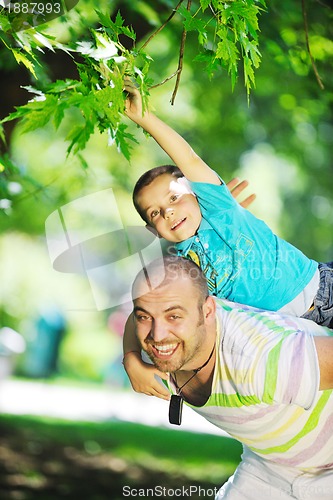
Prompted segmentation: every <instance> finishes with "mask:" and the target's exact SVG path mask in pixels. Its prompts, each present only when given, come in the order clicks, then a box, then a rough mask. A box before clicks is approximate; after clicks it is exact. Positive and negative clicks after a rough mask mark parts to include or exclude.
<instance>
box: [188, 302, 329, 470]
mask: <svg viewBox="0 0 333 500" xmlns="http://www.w3.org/2000/svg"><path fill="white" fill-rule="evenodd" d="M216 302H217V304H218V310H217V318H218V325H217V330H218V335H217V349H216V366H215V373H214V378H213V383H212V394H211V396H210V398H209V400H208V401H207V403H206V404H205V405H204V406H202V407H194V406H192V405H189V406H190V407H191V408H193V409H194V410H195V411H196V412H198V413H200V414H201V415H203V416H204V417H205V418H206V419H207V420H209V421H210V422H212V423H213V424H214V425H217V426H218V427H220V428H221V429H223V430H224V431H226V432H228V433H229V434H230V435H231V436H232V437H234V438H235V439H237V440H239V441H241V442H242V443H243V444H245V445H246V446H247V447H249V448H250V449H251V450H252V451H253V452H255V453H257V454H258V455H260V456H261V457H263V458H266V459H268V460H273V461H274V462H276V463H279V464H281V465H285V466H288V467H295V468H297V469H300V470H302V471H305V470H307V471H316V470H320V469H325V468H332V467H333V391H331V390H329V391H319V379H320V375H319V365H318V359H317V353H316V349H315V345H314V341H313V336H314V335H333V331H332V330H329V329H327V328H324V327H320V326H318V325H317V324H315V323H313V322H312V321H308V320H305V319H301V318H295V317H293V316H287V315H281V314H278V313H274V312H270V311H262V310H259V309H255V308H251V307H248V306H244V305H240V304H237V303H233V302H229V301H227V300H223V299H217V300H216ZM222 452H223V450H222Z"/></svg>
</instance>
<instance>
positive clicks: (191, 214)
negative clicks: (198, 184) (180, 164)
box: [137, 174, 201, 243]
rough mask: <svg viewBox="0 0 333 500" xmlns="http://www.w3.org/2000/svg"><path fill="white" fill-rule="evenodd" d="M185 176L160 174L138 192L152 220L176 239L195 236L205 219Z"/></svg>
mask: <svg viewBox="0 0 333 500" xmlns="http://www.w3.org/2000/svg"><path fill="white" fill-rule="evenodd" d="M184 180H185V179H184V178H183V177H182V178H181V179H176V178H175V177H174V176H172V175H171V174H163V175H160V176H159V177H156V179H154V180H153V181H152V182H151V183H150V184H149V185H148V186H145V187H144V188H143V189H142V190H141V191H140V192H139V194H138V196H137V203H138V204H139V206H140V208H141V210H142V212H143V214H144V215H145V218H146V220H147V222H148V224H149V225H150V226H152V227H153V228H154V229H156V231H157V232H158V234H159V235H160V236H162V238H165V239H166V240H168V241H171V242H173V243H179V242H180V241H184V240H186V239H187V238H190V237H191V236H193V235H194V234H195V233H196V231H197V229H198V227H199V225H200V222H201V212H200V208H199V204H198V202H197V199H196V197H195V195H194V194H193V193H191V191H190V189H189V188H188V187H187V186H186V184H185V182H184Z"/></svg>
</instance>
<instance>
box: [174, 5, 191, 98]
mask: <svg viewBox="0 0 333 500" xmlns="http://www.w3.org/2000/svg"><path fill="white" fill-rule="evenodd" d="M191 3H192V0H187V7H186V8H187V10H190V8H191ZM185 41H186V29H185V27H184V28H183V32H182V38H181V42H180V49H179V59H178V68H177V79H176V84H175V88H174V91H173V93H172V97H171V101H170V102H171V105H172V106H173V105H174V103H175V99H176V95H177V92H178V87H179V83H180V77H181V73H182V70H183V59H184V51H185Z"/></svg>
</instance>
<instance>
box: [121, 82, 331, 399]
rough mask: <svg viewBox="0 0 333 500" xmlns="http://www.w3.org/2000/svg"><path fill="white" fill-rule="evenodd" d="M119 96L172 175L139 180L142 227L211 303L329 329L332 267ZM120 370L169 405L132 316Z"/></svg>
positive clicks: (131, 93)
mask: <svg viewBox="0 0 333 500" xmlns="http://www.w3.org/2000/svg"><path fill="white" fill-rule="evenodd" d="M125 90H126V91H127V92H128V98H127V102H126V113H127V116H128V117H129V118H130V119H131V120H132V121H134V122H135V123H137V124H138V125H140V126H141V127H142V128H143V129H144V130H146V131H147V132H148V133H149V134H150V135H151V136H152V137H153V138H154V139H155V141H156V142H157V143H158V144H159V145H160V146H161V147H162V149H163V150H164V151H165V152H166V153H167V154H168V156H169V157H170V158H171V159H172V161H173V162H174V163H175V164H176V165H177V167H178V168H177V167H174V166H171V165H167V166H163V167H157V168H155V169H152V170H150V171H148V172H146V173H145V174H143V176H141V177H140V179H139V180H138V182H137V184H136V186H135V188H134V192H133V201H134V205H135V207H136V209H137V211H138V212H139V214H140V215H141V217H142V218H143V220H144V221H145V222H146V224H147V227H148V228H150V229H151V230H154V231H156V232H157V233H158V234H159V235H160V236H161V237H163V238H165V239H166V240H168V241H170V242H172V243H174V244H175V246H176V249H177V252H178V255H181V256H183V257H186V258H189V259H191V260H193V261H194V262H196V263H197V264H198V265H199V266H200V267H201V268H202V270H203V272H204V274H205V276H206V279H207V282H208V288H209V291H210V293H211V294H212V295H215V296H217V297H221V298H227V299H229V300H231V301H234V302H239V303H241V304H247V305H250V306H254V307H258V308H260V309H266V310H272V311H281V312H283V313H287V314H291V315H294V316H302V317H304V318H307V319H311V320H313V321H315V322H316V323H318V324H322V325H325V326H328V327H330V328H333V262H330V263H328V264H318V263H317V262H315V261H313V260H312V259H309V258H308V257H306V256H305V255H304V254H303V253H302V252H301V251H300V250H298V249H297V248H295V247H293V246H292V245H290V244H289V243H287V242H286V241H284V240H282V239H280V238H279V237H278V236H276V235H274V234H273V232H272V231H271V230H270V229H269V228H268V226H267V225H266V224H265V223H264V222H263V221H261V220H259V219H257V218H256V217H254V216H253V215H252V214H251V213H250V212H248V211H247V210H244V209H243V208H242V207H241V206H240V205H239V204H238V203H237V202H236V201H235V200H234V199H233V197H232V196H231V195H230V192H229V190H228V189H227V187H226V185H225V184H224V183H223V181H222V180H221V179H220V177H219V176H218V175H217V174H216V173H215V172H214V171H213V170H212V169H211V168H210V167H209V166H208V165H207V164H206V163H205V162H204V161H203V160H202V159H201V158H199V156H198V155H196V154H195V153H194V151H193V150H192V149H191V147H190V146H189V145H188V144H187V142H186V141H185V140H184V139H183V138H182V137H181V136H179V135H178V134H177V133H176V132H175V131H174V130H172V129H171V128H170V127H169V126H168V125H166V124H165V123H164V122H162V121H161V120H159V119H158V118H157V117H156V116H155V115H153V114H152V113H150V112H148V111H147V112H145V113H144V114H142V106H141V96H140V93H139V92H138V90H137V89H136V88H135V87H134V85H132V84H130V83H126V85H125ZM124 366H125V369H126V371H127V374H128V376H129V378H130V380H131V383H132V386H133V389H134V390H136V391H137V392H144V393H145V394H149V395H155V396H158V397H161V398H164V399H169V394H168V392H167V391H166V390H165V389H164V388H163V387H162V385H161V384H160V383H158V382H157V381H156V380H155V378H154V375H158V376H160V377H161V378H164V379H166V375H165V374H162V373H161V372H158V371H157V370H156V369H154V368H153V367H151V366H148V367H147V364H145V363H143V361H142V360H141V355H140V348H139V347H138V343H137V341H136V338H135V334H134V329H133V325H132V319H131V316H130V318H129V320H128V321H127V325H126V329H125V334H124Z"/></svg>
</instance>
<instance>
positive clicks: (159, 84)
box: [149, 69, 179, 90]
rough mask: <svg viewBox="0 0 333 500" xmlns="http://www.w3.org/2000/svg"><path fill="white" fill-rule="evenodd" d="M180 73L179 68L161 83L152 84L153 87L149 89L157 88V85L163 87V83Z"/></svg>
mask: <svg viewBox="0 0 333 500" xmlns="http://www.w3.org/2000/svg"><path fill="white" fill-rule="evenodd" d="M178 73H179V69H177V70H176V71H175V72H174V73H172V75H170V76H168V77H167V78H165V79H164V80H162V81H161V82H160V83H156V84H155V85H152V86H151V87H149V90H150V89H155V88H156V87H161V86H162V85H164V84H165V83H166V82H168V81H169V80H172V78H174V77H175V76H176V75H177V74H178Z"/></svg>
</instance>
